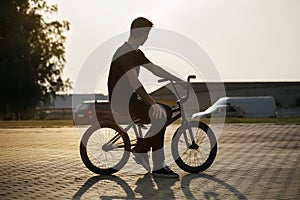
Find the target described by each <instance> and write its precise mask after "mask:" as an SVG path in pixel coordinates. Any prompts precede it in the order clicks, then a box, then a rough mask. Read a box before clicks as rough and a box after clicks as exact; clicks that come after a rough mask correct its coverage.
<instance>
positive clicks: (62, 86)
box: [0, 0, 71, 117]
mask: <svg viewBox="0 0 300 200" xmlns="http://www.w3.org/2000/svg"><path fill="white" fill-rule="evenodd" d="M54 12H57V6H55V5H51V6H49V5H47V3H46V1H45V0H1V7H0V27H1V30H0V89H1V98H0V112H1V113H2V114H4V115H8V114H9V113H18V116H19V115H20V113H21V117H22V113H25V112H26V111H28V110H32V108H35V107H36V106H37V105H38V104H39V103H41V102H43V103H47V102H48V101H49V97H50V96H51V95H55V93H56V92H58V91H65V90H67V89H69V88H71V83H70V81H69V80H62V78H61V75H62V71H63V68H64V64H65V47H64V43H65V40H66V36H65V35H64V33H65V32H66V31H68V30H69V23H68V22H67V21H46V20H45V16H47V15H49V14H52V13H54Z"/></svg>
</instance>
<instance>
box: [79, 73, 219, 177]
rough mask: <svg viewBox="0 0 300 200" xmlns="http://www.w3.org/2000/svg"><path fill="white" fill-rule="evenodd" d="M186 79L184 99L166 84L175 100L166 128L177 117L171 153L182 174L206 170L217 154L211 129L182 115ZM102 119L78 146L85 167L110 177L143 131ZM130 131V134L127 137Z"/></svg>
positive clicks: (108, 116) (137, 125) (109, 116)
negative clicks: (175, 104) (172, 92)
mask: <svg viewBox="0 0 300 200" xmlns="http://www.w3.org/2000/svg"><path fill="white" fill-rule="evenodd" d="M192 78H196V76H194V75H190V76H189V77H188V79H187V82H186V96H183V97H182V96H180V95H179V92H178V89H177V86H176V85H175V83H174V82H173V81H171V80H167V79H161V80H159V82H163V81H170V83H171V86H172V88H173V89H174V93H175V96H176V98H177V99H178V100H177V107H176V108H173V109H172V118H171V119H170V120H169V121H168V122H167V125H170V124H172V123H173V122H175V121H176V120H177V119H179V118H180V117H181V124H180V126H179V127H178V128H177V130H176V131H175V133H174V135H173V137H172V141H171V152H172V156H173V159H174V160H175V162H176V164H177V165H178V166H179V167H180V168H181V169H183V170H184V171H186V172H189V173H199V172H202V171H204V170H206V169H207V168H209V167H210V166H211V165H212V163H213V162H214V159H215V157H216V154H217V140H216V137H215V135H214V133H213V131H212V129H211V128H210V127H209V126H208V125H207V124H205V123H203V122H201V121H189V120H188V118H187V117H186V115H185V112H184V109H183V104H184V103H185V102H186V101H187V100H188V98H189V83H190V79H192ZM103 116H106V117H102V119H98V121H99V122H96V123H94V124H93V125H92V126H91V127H89V128H88V129H87V131H86V132H85V133H84V134H83V136H82V139H81V142H80V155H81V159H82V161H83V163H84V164H85V166H86V167H87V168H88V169H89V170H91V171H92V172H94V173H97V174H101V175H109V174H113V173H115V172H117V171H119V170H121V169H122V168H123V167H124V166H125V164H126V163H127V161H128V159H129V157H130V152H131V149H132V148H133V147H134V146H135V145H136V141H137V138H138V137H142V129H143V128H144V127H145V126H144V125H143V124H141V123H139V122H138V121H134V122H131V123H129V124H125V125H124V126H125V127H122V126H121V125H120V124H117V123H116V122H114V119H113V116H112V112H111V111H105V112H103ZM130 130H133V132H134V134H128V133H129V131H130Z"/></svg>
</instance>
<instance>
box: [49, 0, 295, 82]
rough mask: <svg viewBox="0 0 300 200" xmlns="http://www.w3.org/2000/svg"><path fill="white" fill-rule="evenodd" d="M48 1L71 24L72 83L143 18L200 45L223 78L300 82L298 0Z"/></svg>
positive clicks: (69, 61)
mask: <svg viewBox="0 0 300 200" xmlns="http://www.w3.org/2000/svg"><path fill="white" fill-rule="evenodd" d="M47 1H48V2H49V3H50V4H58V10H59V11H58V14H57V15H54V16H53V18H54V19H65V20H68V21H69V22H70V23H71V30H70V31H69V32H68V34H67V36H68V39H67V42H66V50H67V54H66V56H67V57H66V58H67V64H66V66H65V70H64V77H65V78H66V77H68V78H70V79H71V80H72V81H73V82H75V81H76V77H77V76H78V73H79V71H80V68H81V66H82V65H83V63H84V61H85V60H86V59H87V57H88V56H89V55H90V53H91V52H92V51H93V50H95V48H97V47H98V46H99V45H100V44H102V43H103V42H105V41H106V40H108V39H110V38H111V37H113V36H115V35H118V34H120V33H123V32H125V31H128V30H129V27H130V24H131V22H132V20H133V19H135V18H136V17H139V16H143V17H146V18H148V19H149V20H150V21H152V22H153V23H154V26H155V27H157V28H161V29H168V30H171V31H175V32H178V33H180V34H183V35H185V36H187V37H189V38H190V39H192V40H193V41H195V42H196V43H198V44H199V45H200V46H201V47H202V48H203V49H204V50H205V51H206V53H207V54H208V55H209V57H210V58H211V59H212V61H213V62H214V64H215V66H216V68H217V70H218V71H219V73H220V76H221V78H222V80H223V81H300V12H299V11H300V1H299V0H213V1H212V0H163V1H162V0H151V1H149V0H127V1H123V0H109V1H106V0H105V1H104V0H86V1H82V0H63V1H59V0H47ZM150 37H151V35H150ZM145 45H146V44H145ZM150 60H151V57H150Z"/></svg>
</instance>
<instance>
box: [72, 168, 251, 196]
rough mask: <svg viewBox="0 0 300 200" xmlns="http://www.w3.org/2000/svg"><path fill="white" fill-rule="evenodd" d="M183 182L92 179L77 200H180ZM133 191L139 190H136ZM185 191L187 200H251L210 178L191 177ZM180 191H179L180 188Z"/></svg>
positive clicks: (148, 176) (109, 177)
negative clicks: (178, 197) (177, 185)
mask: <svg viewBox="0 0 300 200" xmlns="http://www.w3.org/2000/svg"><path fill="white" fill-rule="evenodd" d="M177 181H180V180H179V179H166V178H156V177H152V175H151V174H150V173H147V174H145V175H144V176H143V177H142V178H139V179H138V180H137V181H136V183H135V185H131V186H129V184H128V183H127V182H126V181H124V180H123V179H121V178H120V177H118V176H114V175H97V176H94V177H91V178H90V179H88V180H87V181H86V182H85V183H84V184H83V185H82V187H81V188H80V189H79V190H78V191H77V192H76V193H75V194H74V196H73V199H81V198H82V197H84V198H89V199H90V198H91V197H93V198H94V197H95V196H97V198H98V199H141V198H137V197H136V194H140V195H141V196H142V199H176V198H177V197H176V195H175V194H174V189H172V188H171V187H172V186H174V185H175V183H176V182H177ZM131 187H135V189H134V190H132V188H131ZM180 187H181V190H182V192H183V193H184V195H185V197H186V198H187V199H199V198H200V196H201V199H223V197H225V196H226V197H232V198H233V199H235V198H236V199H247V198H246V196H244V195H243V194H242V193H241V192H239V191H238V190H237V189H236V188H234V187H233V186H231V185H229V184H228V183H226V182H225V181H223V180H220V179H218V178H215V177H213V176H211V175H207V174H187V175H185V176H184V177H183V178H182V180H181V186H180ZM177 190H178V187H177Z"/></svg>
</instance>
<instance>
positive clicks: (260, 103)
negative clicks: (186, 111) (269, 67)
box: [192, 96, 276, 118]
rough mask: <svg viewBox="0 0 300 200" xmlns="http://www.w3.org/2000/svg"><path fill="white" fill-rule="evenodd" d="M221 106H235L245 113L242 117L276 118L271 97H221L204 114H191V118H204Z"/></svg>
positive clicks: (273, 100)
mask: <svg viewBox="0 0 300 200" xmlns="http://www.w3.org/2000/svg"><path fill="white" fill-rule="evenodd" d="M221 105H235V106H239V107H240V108H242V109H243V110H244V112H245V116H244V117H260V118H266V117H276V105H275V99H274V97H272V96H258V97H222V98H220V99H218V100H217V101H216V102H215V103H214V104H213V105H212V106H211V107H209V108H208V109H207V110H205V111H204V112H199V113H195V114H193V116H192V118H200V117H205V116H207V115H208V114H212V113H213V112H214V111H215V110H216V109H215V108H217V107H220V106H221Z"/></svg>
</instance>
